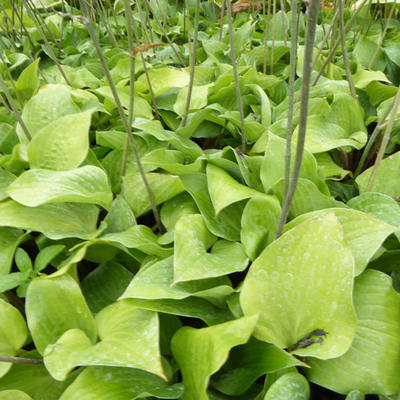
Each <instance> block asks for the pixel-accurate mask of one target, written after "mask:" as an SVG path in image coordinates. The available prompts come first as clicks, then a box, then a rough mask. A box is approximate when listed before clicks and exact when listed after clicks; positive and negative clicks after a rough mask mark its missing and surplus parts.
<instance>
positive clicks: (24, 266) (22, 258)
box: [15, 248, 33, 272]
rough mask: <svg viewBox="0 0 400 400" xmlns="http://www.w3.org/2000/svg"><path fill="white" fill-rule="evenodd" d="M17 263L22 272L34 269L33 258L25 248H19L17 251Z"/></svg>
mask: <svg viewBox="0 0 400 400" xmlns="http://www.w3.org/2000/svg"><path fill="white" fill-rule="evenodd" d="M15 264H16V265H17V268H18V269H19V270H20V271H21V272H26V271H32V270H33V265H32V261H31V258H30V257H29V254H28V253H27V252H26V251H25V250H24V249H21V248H19V249H17V251H16V252H15Z"/></svg>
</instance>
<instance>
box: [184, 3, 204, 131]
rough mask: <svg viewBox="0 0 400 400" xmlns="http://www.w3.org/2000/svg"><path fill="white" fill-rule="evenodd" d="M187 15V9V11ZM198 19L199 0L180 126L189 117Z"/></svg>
mask: <svg viewBox="0 0 400 400" xmlns="http://www.w3.org/2000/svg"><path fill="white" fill-rule="evenodd" d="M188 13H189V9H188ZM199 19H200V0H197V1H196V13H195V17H194V32H193V42H192V46H191V48H192V51H191V54H190V80H189V87H188V93H187V97H186V105H185V112H184V114H183V120H182V126H185V125H186V122H187V118H188V115H189V110H190V101H191V99H192V91H193V83H194V72H195V67H196V52H197V36H198V32H199Z"/></svg>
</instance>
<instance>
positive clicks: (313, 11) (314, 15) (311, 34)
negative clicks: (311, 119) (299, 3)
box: [276, 0, 319, 237]
mask: <svg viewBox="0 0 400 400" xmlns="http://www.w3.org/2000/svg"><path fill="white" fill-rule="evenodd" d="M318 10H319V0H310V3H309V5H308V7H307V14H308V20H307V33H306V45H305V50H304V66H303V80H302V84H301V103H300V118H299V131H298V136H297V146H296V156H295V160H294V167H293V175H292V179H291V181H290V185H289V189H288V192H287V195H286V196H285V199H284V202H283V207H282V214H281V217H280V220H279V224H278V228H277V232H276V237H279V236H280V235H281V234H282V231H283V227H284V225H285V223H286V219H287V217H288V215H289V210H290V205H291V203H292V201H293V197H294V194H295V192H296V187H297V182H298V180H299V176H300V168H301V163H302V160H303V152H304V143H305V138H306V128H307V114H308V99H309V94H310V81H311V72H312V68H311V66H312V57H313V52H314V42H315V31H316V27H317V20H318Z"/></svg>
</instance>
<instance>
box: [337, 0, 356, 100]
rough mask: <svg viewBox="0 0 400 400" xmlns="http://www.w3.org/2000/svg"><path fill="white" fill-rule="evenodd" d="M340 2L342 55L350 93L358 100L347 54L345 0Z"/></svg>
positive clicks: (339, 0)
mask: <svg viewBox="0 0 400 400" xmlns="http://www.w3.org/2000/svg"><path fill="white" fill-rule="evenodd" d="M338 2H339V14H340V16H339V28H340V42H341V45H342V55H343V63H344V68H345V70H346V77H347V82H348V84H349V89H350V93H351V95H352V96H353V98H354V99H355V100H357V93H356V88H355V87H354V82H353V76H352V75H351V70H350V64H349V57H348V54H347V46H346V32H345V28H344V12H343V3H344V0H338Z"/></svg>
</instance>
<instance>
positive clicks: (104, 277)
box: [81, 261, 133, 313]
mask: <svg viewBox="0 0 400 400" xmlns="http://www.w3.org/2000/svg"><path fill="white" fill-rule="evenodd" d="M132 278H133V274H132V272H130V271H129V270H128V269H126V268H125V267H123V266H122V265H121V264H118V263H117V262H115V261H108V262H106V263H104V264H101V265H99V266H98V267H97V268H95V269H94V270H93V271H92V272H90V273H89V274H88V275H86V276H85V278H84V279H83V281H82V284H81V286H82V292H83V295H84V296H85V299H86V301H87V303H88V306H89V308H90V309H91V310H92V312H94V313H97V312H99V311H100V310H102V309H103V308H104V307H106V306H108V305H110V304H112V303H114V302H116V301H117V299H118V297H120V296H121V295H122V293H123V292H124V290H125V289H126V288H127V286H128V285H129V283H130V282H131V280H132Z"/></svg>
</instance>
